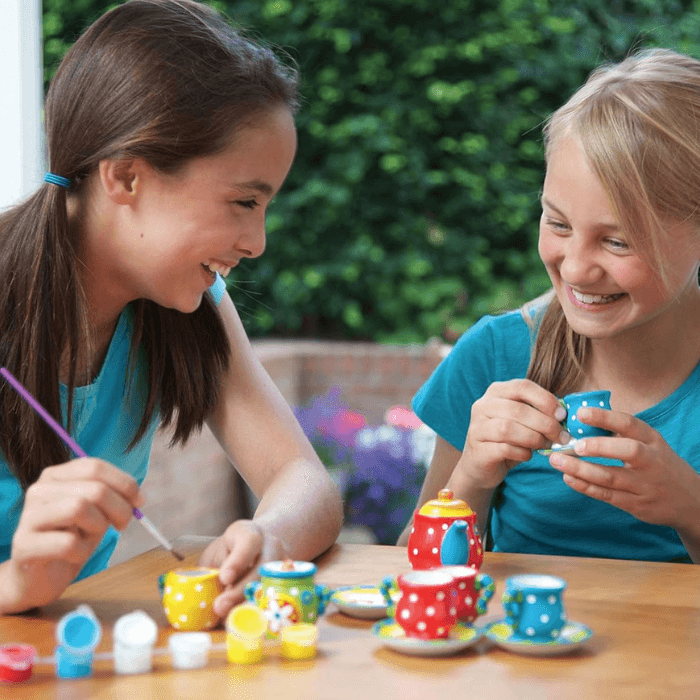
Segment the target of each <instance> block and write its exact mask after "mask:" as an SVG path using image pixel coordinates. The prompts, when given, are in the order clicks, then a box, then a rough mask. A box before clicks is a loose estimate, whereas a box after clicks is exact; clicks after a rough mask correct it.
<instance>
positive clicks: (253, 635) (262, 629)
mask: <svg viewBox="0 0 700 700" xmlns="http://www.w3.org/2000/svg"><path fill="white" fill-rule="evenodd" d="M266 632H267V618H266V617H265V614H264V613H263V611H262V610H261V609H260V608H259V607H258V606H257V605H253V604H252V603H242V604H241V605H237V606H236V607H235V608H233V609H232V610H231V612H229V614H228V616H227V617H226V655H227V657H228V660H229V661H230V662H231V663H232V664H254V663H257V662H258V661H260V659H262V655H263V637H264V636H265V633H266Z"/></svg>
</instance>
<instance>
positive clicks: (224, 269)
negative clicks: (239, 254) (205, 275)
mask: <svg viewBox="0 0 700 700" xmlns="http://www.w3.org/2000/svg"><path fill="white" fill-rule="evenodd" d="M201 265H202V267H203V268H204V269H205V270H206V271H207V272H209V273H210V274H211V276H212V277H216V274H215V273H217V272H218V273H219V274H220V275H221V276H222V277H226V276H227V275H228V273H229V272H231V268H230V267H228V266H227V265H224V264H223V263H218V262H212V261H211V260H210V261H209V262H206V263H201Z"/></svg>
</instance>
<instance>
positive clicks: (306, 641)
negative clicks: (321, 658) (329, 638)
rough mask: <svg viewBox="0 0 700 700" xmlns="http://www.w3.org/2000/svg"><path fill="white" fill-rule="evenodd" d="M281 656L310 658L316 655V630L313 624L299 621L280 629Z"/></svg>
mask: <svg viewBox="0 0 700 700" xmlns="http://www.w3.org/2000/svg"><path fill="white" fill-rule="evenodd" d="M279 638H280V642H281V643H282V648H281V651H282V656H284V657H285V658H287V659H312V658H313V657H314V656H316V640H317V639H318V630H317V629H316V626H315V625H311V624H309V623H308V622H301V623H299V624H298V625H288V626H287V627H283V628H282V629H281V630H280V636H279Z"/></svg>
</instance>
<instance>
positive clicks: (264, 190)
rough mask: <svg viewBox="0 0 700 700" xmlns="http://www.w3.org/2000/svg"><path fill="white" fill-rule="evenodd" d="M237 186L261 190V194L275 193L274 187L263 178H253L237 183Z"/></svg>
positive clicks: (243, 188)
mask: <svg viewBox="0 0 700 700" xmlns="http://www.w3.org/2000/svg"><path fill="white" fill-rule="evenodd" d="M235 187H236V188H238V189H241V190H252V191H254V192H260V193H261V194H267V195H271V194H273V193H274V190H273V189H272V187H271V186H270V185H269V184H268V183H267V182H263V181H262V180H251V181H250V182H239V183H237V184H236V185H235Z"/></svg>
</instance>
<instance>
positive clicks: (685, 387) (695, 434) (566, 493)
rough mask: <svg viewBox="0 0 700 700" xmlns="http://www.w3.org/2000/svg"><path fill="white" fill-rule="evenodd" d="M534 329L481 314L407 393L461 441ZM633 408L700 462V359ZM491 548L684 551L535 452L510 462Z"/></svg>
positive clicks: (524, 353) (663, 531)
mask: <svg viewBox="0 0 700 700" xmlns="http://www.w3.org/2000/svg"><path fill="white" fill-rule="evenodd" d="M530 348H531V337H530V329H529V328H528V326H527V325H526V324H525V322H524V320H523V318H522V316H521V314H520V312H519V311H512V312H508V313H506V314H503V315H500V316H486V317H484V318H482V319H481V320H480V321H479V322H478V323H477V324H475V325H474V326H473V327H472V328H471V329H469V331H467V332H466V333H465V334H464V335H463V336H462V337H461V338H460V339H459V341H458V342H457V344H456V345H455V347H454V348H453V349H452V351H451V352H450V354H449V355H448V356H447V357H446V358H445V359H444V360H443V361H442V363H441V364H440V365H439V366H438V367H437V368H436V370H435V372H434V373H433V375H432V376H431V377H430V379H428V381H427V382H426V383H425V384H424V385H423V386H422V387H421V388H420V390H419V391H418V393H417V394H416V396H415V397H414V399H413V409H414V411H415V412H416V414H417V415H418V416H419V417H420V418H421V420H423V421H424V422H425V423H427V424H428V425H429V426H430V427H431V428H432V429H433V430H435V432H437V434H438V435H440V437H442V438H443V439H444V440H446V441H447V442H449V443H450V444H451V445H452V446H453V447H455V448H456V449H458V450H460V451H461V450H463V449H464V443H465V440H466V435H467V431H468V429H469V418H470V415H471V407H472V404H473V403H474V402H475V401H476V400H477V399H478V398H480V397H481V396H482V395H483V394H484V392H485V391H486V389H487V388H488V387H489V385H490V384H491V383H492V382H502V381H507V380H510V379H517V378H524V377H525V375H526V373H527V368H528V365H529V361H530ZM637 417H638V418H640V419H641V420H643V421H645V422H646V423H648V424H649V425H650V426H651V427H652V428H654V429H656V430H658V431H659V433H661V435H662V436H663V437H664V439H665V440H666V441H667V442H668V444H669V445H670V446H671V448H672V449H673V450H674V451H675V452H676V453H677V454H678V455H679V456H681V457H682V458H683V459H684V460H686V462H688V463H689V464H690V465H691V466H692V467H693V468H694V469H696V470H697V471H700V431H698V430H695V426H696V425H698V421H700V365H698V366H697V367H696V368H695V369H694V370H693V372H692V373H691V374H690V376H689V377H688V378H687V379H686V381H685V382H684V383H683V384H682V385H681V386H680V387H679V388H678V389H677V390H676V391H674V392H673V393H672V394H671V395H670V396H667V397H666V398H665V399H664V400H663V401H661V402H660V403H658V404H656V405H655V406H652V407H651V408H648V409H646V410H644V411H642V412H641V413H638V414H637ZM491 536H492V539H493V548H494V550H495V551H504V552H524V553H531V554H560V555H572V556H584V557H607V558H613V559H638V560H648V561H688V562H689V561H690V557H689V556H688V553H687V551H686V549H685V547H684V546H683V544H682V542H681V540H680V538H679V537H678V534H677V533H676V531H675V530H673V529H672V528H669V527H663V526H660V525H651V524H649V523H645V522H642V521H641V520H638V519H637V518H635V517H634V516H632V515H630V514H629V513H626V512H625V511H623V510H620V509H618V508H615V507H614V506H611V505H609V504H607V503H603V502H601V501H597V500H595V499H593V498H590V497H588V496H585V495H583V494H580V493H578V492H576V491H574V490H573V489H571V488H569V487H568V486H567V485H566V484H565V483H564V481H563V479H562V474H561V473H560V472H558V471H557V470H555V469H553V468H552V467H551V466H550V465H549V461H548V459H547V458H546V457H543V456H541V455H539V454H537V453H534V454H533V457H532V459H530V460H529V461H527V462H522V463H521V464H518V465H517V466H515V467H514V468H513V469H511V470H510V471H509V472H508V475H507V476H506V478H505V480H504V481H503V483H502V485H501V487H500V488H499V489H498V490H497V492H496V494H495V498H494V505H493V509H492V512H491Z"/></svg>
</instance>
